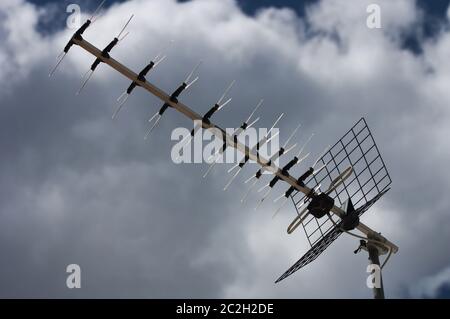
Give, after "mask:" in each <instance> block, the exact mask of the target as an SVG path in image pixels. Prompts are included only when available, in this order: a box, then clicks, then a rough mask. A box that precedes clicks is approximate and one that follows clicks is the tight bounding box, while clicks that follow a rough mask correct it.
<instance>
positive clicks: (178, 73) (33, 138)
mask: <svg viewBox="0 0 450 319" xmlns="http://www.w3.org/2000/svg"><path fill="white" fill-rule="evenodd" d="M255 2H256V1H244V0H243V1H241V2H237V1H235V0H220V1H219V0H194V1H183V2H181V3H179V2H176V1H175V0H148V1H143V0H142V1H128V2H121V3H113V2H112V1H109V3H108V5H107V7H106V9H105V10H104V11H103V13H102V15H101V17H100V18H99V19H98V20H97V22H95V24H94V25H93V26H92V27H91V28H90V29H88V30H87V31H86V33H85V38H86V39H87V40H88V41H90V42H91V43H93V44H95V45H96V46H98V47H104V46H105V45H106V44H107V43H108V42H109V41H110V40H111V39H112V37H113V36H114V35H116V34H117V33H118V31H119V30H120V28H121V26H122V25H123V23H124V22H125V21H126V19H127V18H128V17H129V15H130V14H132V13H134V14H135V18H134V19H133V21H132V23H131V24H130V27H129V31H130V35H129V36H128V37H127V38H126V40H125V41H124V42H123V43H120V44H119V45H118V46H117V47H116V48H115V49H114V50H113V52H112V55H113V57H114V58H116V59H118V60H119V61H121V62H123V63H124V64H126V65H127V66H129V67H130V68H131V69H133V70H135V71H138V70H139V69H140V68H141V67H142V66H143V65H145V64H146V63H148V61H149V59H150V58H151V57H153V56H154V55H155V54H156V53H157V51H158V50H159V48H160V47H161V46H163V45H165V44H166V43H167V41H168V40H170V39H173V40H174V44H173V46H172V47H171V49H170V50H169V52H168V57H167V60H166V61H164V62H163V64H161V66H158V68H157V69H156V70H155V71H154V72H152V73H151V76H150V77H149V78H148V79H149V80H150V81H152V82H153V83H154V84H156V85H158V86H159V87H161V88H162V89H164V90H166V91H171V90H173V89H174V88H175V87H176V86H177V85H178V84H179V82H180V80H182V79H183V78H184V77H185V76H186V73H188V71H189V70H190V69H191V68H192V66H194V65H195V63H197V62H198V61H199V60H200V59H201V60H203V61H204V62H203V65H202V66H201V68H200V70H199V72H200V80H199V81H198V82H197V83H196V84H195V86H193V88H192V90H189V91H188V92H186V94H185V95H183V97H182V100H183V102H185V103H186V104H187V105H189V106H191V107H192V108H193V109H195V110H196V111H197V112H199V113H203V112H205V111H206V110H207V109H208V107H209V106H210V105H211V104H212V103H214V102H215V101H216V100H217V98H218V97H219V96H220V94H221V93H222V90H223V88H224V87H225V86H226V85H227V84H228V83H229V82H230V81H231V80H232V79H236V80H237V82H236V86H235V87H234V89H233V91H232V96H233V101H232V104H230V105H229V107H227V109H226V110H224V112H222V113H221V114H220V115H219V114H218V115H217V117H216V120H217V122H218V124H220V125H221V126H224V127H236V126H237V125H239V124H240V122H241V121H242V119H243V118H244V117H245V116H247V115H248V113H249V112H250V110H251V108H252V107H253V106H254V105H255V104H256V103H257V101H258V100H259V99H260V98H264V99H265V104H264V107H263V109H262V110H261V112H260V114H259V115H260V116H261V117H262V120H261V122H260V123H259V125H260V126H263V127H267V126H269V125H270V124H271V122H272V121H273V119H274V118H275V116H276V115H277V114H279V113H280V112H285V113H286V114H287V115H288V116H287V117H286V118H285V119H283V121H282V122H281V123H280V125H279V127H280V130H281V133H280V134H281V138H282V139H285V138H286V137H287V135H288V133H289V132H291V130H292V129H293V128H294V127H295V126H296V125H297V124H298V123H302V124H303V127H302V132H301V133H300V137H299V139H301V138H302V137H304V136H306V135H307V134H310V132H315V133H316V136H315V138H314V143H313V146H311V151H313V152H314V151H316V152H317V151H320V149H321V148H323V147H324V146H325V145H328V144H330V143H334V141H335V140H336V139H337V138H339V137H340V136H341V135H342V134H343V133H344V132H345V131H346V129H347V128H349V127H350V126H351V125H353V123H354V122H356V121H357V120H358V119H359V118H361V117H362V116H364V117H365V118H366V120H367V122H368V124H369V126H370V128H371V130H372V132H373V133H374V135H375V138H376V140H377V142H378V146H379V148H380V150H381V153H382V154H383V157H384V159H385V162H386V164H387V166H388V168H389V171H390V173H391V177H392V179H393V184H392V190H391V191H390V192H389V193H388V194H387V195H386V196H384V197H383V199H382V200H380V202H378V203H377V204H376V205H375V206H374V207H373V208H372V209H371V210H370V211H369V212H368V213H366V215H364V217H363V221H364V222H365V223H366V224H368V225H370V226H371V227H372V228H374V229H376V230H378V231H380V232H382V233H383V235H385V236H386V237H388V238H389V239H390V240H392V241H393V242H395V243H396V244H398V246H399V247H400V250H399V252H398V254H397V255H394V256H393V257H392V258H391V260H390V261H389V263H388V265H387V266H386V268H385V269H384V274H383V275H384V282H385V288H386V295H387V296H388V297H393V298H402V297H419V298H421V297H430V298H433V297H449V296H450V294H449V290H450V289H449V287H450V251H449V249H448V242H449V241H450V215H449V214H450V211H449V208H450V199H449V196H448V193H449V192H450V173H449V172H448V169H447V167H448V163H449V160H450V147H449V146H450V145H449V141H448V134H450V125H449V124H450V108H449V105H448V102H449V101H450V89H449V88H450V64H449V63H448V57H449V56H450V10H449V9H448V3H447V1H433V5H429V4H426V2H425V1H419V2H415V1H412V0H410V1H407V0H405V1H402V0H396V1H391V0H385V1H382V0H376V1H373V0H372V1H365V0H352V1H348V0H321V1H307V2H301V3H300V2H298V1H284V2H283V1H281V2H279V1H277V5H276V6H273V5H272V1H261V2H260V1H258V5H256V3H255ZM274 2H275V1H274ZM374 2H375V3H377V4H379V5H380V7H381V22H382V28H381V29H369V28H367V26H366V18H367V13H366V8H367V5H368V4H370V3H374ZM68 3H79V4H80V6H81V9H82V11H83V13H84V14H85V16H87V15H88V13H89V12H91V11H92V10H93V8H94V7H95V6H96V3H95V2H93V1H91V2H88V1H82V2H76V1H66V2H65V3H63V2H58V4H57V3H53V2H48V1H33V3H30V2H26V1H24V0H6V1H1V2H0V18H1V19H0V43H1V45H0V63H1V68H0V82H1V84H2V85H1V86H0V111H1V113H0V150H1V161H0V253H1V258H0V297H63V298H79V297H87V298H90V297H119V298H128V297H136V298H164V297H168V298H188V297H189V298H191V297H192V298H194V297H199V298H209V297H211V298H215V297H217V298H220V297H225V298H226V297H237V298H239V297H242V298H245V297H247V298H253V297H256V298H333V297H344V298H370V297H371V296H372V292H371V291H370V290H369V289H368V288H367V287H366V285H365V282H366V276H367V274H366V273H365V269H366V264H367V255H365V254H358V255H354V254H353V250H354V249H355V248H356V247H357V245H358V241H357V240H356V239H354V238H351V237H349V236H342V237H341V238H340V239H339V240H338V241H337V242H336V243H334V244H333V245H332V246H331V247H330V249H329V250H327V251H326V252H325V253H324V254H323V255H322V256H321V257H320V258H319V259H317V260H316V261H315V262H314V264H312V265H309V266H308V267H306V268H304V269H302V270H301V271H299V272H297V273H296V274H295V275H293V276H292V277H290V278H289V279H287V280H285V281H283V282H281V283H279V284H276V285H275V284H274V283H273V282H274V280H275V279H276V278H277V277H278V276H279V275H280V274H281V273H283V272H284V271H285V270H286V269H287V268H288V267H289V266H290V265H291V264H293V263H294V262H295V261H296V260H297V259H298V258H299V257H300V256H301V255H302V254H303V253H304V252H306V251H307V249H308V246H307V241H306V238H305V236H304V234H303V233H302V232H301V231H297V232H296V233H294V234H292V235H287V234H286V231H285V230H286V227H287V225H288V224H289V223H290V221H291V220H292V219H293V217H294V214H295V211H294V207H292V206H291V207H289V205H286V206H285V208H284V210H283V211H282V213H280V215H279V216H278V217H277V218H276V219H272V218H271V215H272V213H273V211H274V210H275V209H276V208H277V206H276V205H274V204H271V203H269V202H267V203H265V204H264V205H263V206H262V207H261V208H260V209H259V210H258V211H254V210H253V207H254V206H255V205H256V200H257V198H258V197H257V196H256V195H255V194H253V195H252V196H251V198H250V200H249V203H248V204H247V205H244V206H242V205H241V204H240V201H239V198H240V197H241V196H242V192H243V191H245V189H246V187H245V186H246V185H243V180H244V179H246V178H247V177H248V176H249V175H250V174H251V173H252V172H253V171H254V170H255V166H254V165H253V166H250V165H249V167H247V168H246V170H245V172H244V173H242V174H241V175H242V176H241V178H240V179H239V180H237V181H236V182H235V183H234V184H233V187H232V188H230V189H229V190H228V191H227V192H224V191H223V190H222V188H223V186H224V184H225V183H226V180H227V179H228V176H227V174H226V171H227V169H228V168H229V165H228V166H227V165H219V166H218V167H217V168H216V170H215V171H214V173H213V174H211V175H210V176H209V177H208V178H207V179H202V178H201V176H202V174H203V172H204V171H205V169H206V165H205V164H183V165H177V164H174V163H173V162H172V160H171V157H170V152H171V148H172V146H173V145H174V142H173V141H171V140H170V134H171V131H172V129H173V128H176V127H180V126H184V127H187V128H191V126H192V124H191V123H190V122H189V121H187V120H186V118H184V117H183V116H182V115H180V114H177V113H176V112H173V110H168V111H167V112H166V115H165V117H164V118H163V121H162V122H161V125H160V126H159V127H158V128H157V130H156V131H155V132H154V133H153V135H152V136H151V139H150V140H147V141H144V139H143V135H144V133H145V130H146V127H147V126H146V120H147V118H148V117H149V116H150V115H151V114H152V113H154V112H155V111H156V110H157V109H158V108H159V106H160V102H159V101H158V100H157V99H156V98H155V97H152V96H150V95H149V94H147V93H146V92H144V91H143V90H140V89H137V90H136V91H135V92H134V93H133V95H132V96H131V97H130V99H129V100H128V103H127V105H126V106H125V108H124V110H123V112H122V113H121V114H120V116H119V118H118V119H117V120H115V121H112V120H111V114H112V111H113V109H114V104H115V100H116V98H117V97H118V95H120V93H121V92H122V91H123V90H124V89H125V88H126V87H127V85H128V84H129V83H128V80H126V79H124V78H123V77H122V76H120V75H119V74H117V73H116V72H114V71H112V70H111V69H110V68H109V67H107V66H105V65H100V66H99V68H98V69H97V71H96V72H95V74H94V76H93V78H92V79H91V81H90V82H89V84H88V86H87V87H86V89H85V90H84V92H83V93H82V94H81V95H79V96H75V94H74V93H75V91H76V90H77V89H78V87H79V85H80V81H81V76H82V75H83V73H84V72H85V71H86V70H87V69H88V68H89V66H90V63H92V60H93V59H92V57H91V56H90V55H89V54H87V53H86V52H85V51H83V50H82V49H80V48H78V47H73V48H72V50H71V51H70V54H69V55H68V56H67V57H66V59H65V60H64V62H63V64H62V65H61V67H60V68H59V69H58V71H57V73H56V74H55V75H54V76H53V77H52V78H49V77H48V72H49V69H50V67H51V66H52V65H53V64H54V63H55V57H56V56H57V55H58V54H59V53H60V52H61V50H62V48H63V46H64V45H65V43H66V42H67V40H68V39H69V38H70V36H71V34H72V33H73V30H70V29H68V28H66V27H65V21H66V18H67V17H68V14H67V13H66V10H65V6H66V5H67V4H68ZM305 168H306V166H302V167H298V168H296V170H293V175H299V174H301V173H302V172H303V171H304V169H305ZM279 184H280V185H278V188H277V189H276V193H281V192H282V191H283V190H284V188H283V185H281V183H279ZM72 263H76V264H79V265H80V267H81V270H82V288H81V289H71V290H70V289H68V288H67V287H66V276H67V273H66V272H65V270H66V266H67V265H69V264H72Z"/></svg>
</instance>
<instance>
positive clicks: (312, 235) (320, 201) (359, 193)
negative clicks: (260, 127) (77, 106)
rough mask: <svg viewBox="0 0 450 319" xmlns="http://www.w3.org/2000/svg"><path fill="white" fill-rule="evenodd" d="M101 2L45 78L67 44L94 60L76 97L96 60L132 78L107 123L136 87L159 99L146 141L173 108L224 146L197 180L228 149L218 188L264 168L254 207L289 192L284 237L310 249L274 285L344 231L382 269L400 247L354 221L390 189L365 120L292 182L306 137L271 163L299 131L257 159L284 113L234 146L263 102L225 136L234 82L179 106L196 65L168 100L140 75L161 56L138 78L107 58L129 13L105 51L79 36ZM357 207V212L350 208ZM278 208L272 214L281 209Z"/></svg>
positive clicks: (381, 293)
mask: <svg viewBox="0 0 450 319" xmlns="http://www.w3.org/2000/svg"><path fill="white" fill-rule="evenodd" d="M103 4H104V1H102V2H101V3H100V5H99V7H98V8H97V9H96V10H95V12H94V14H93V16H92V17H91V18H90V19H88V20H87V21H86V22H85V23H84V24H83V25H82V26H81V27H80V28H79V29H78V30H77V31H76V32H75V33H74V34H73V35H72V37H71V38H70V40H69V42H68V43H67V45H66V46H65V47H64V50H63V52H62V53H61V54H60V55H59V56H58V61H57V63H56V66H55V67H54V68H52V70H51V72H50V74H49V75H50V76H51V75H53V73H54V72H55V70H56V69H57V68H58V67H59V65H60V64H61V62H62V60H63V59H64V57H65V56H66V54H67V53H68V51H69V50H70V48H71V47H72V46H73V45H77V46H79V47H80V48H82V49H84V50H85V51H87V52H88V53H90V54H92V55H93V56H94V57H95V61H94V63H93V64H92V66H91V68H90V70H89V71H88V73H87V75H85V76H84V81H83V83H82V86H81V88H80V89H79V90H78V92H80V91H81V90H82V89H83V88H84V86H85V85H86V83H87V81H88V80H89V79H90V77H91V76H92V73H93V72H94V70H95V69H96V67H97V66H98V65H99V64H100V63H105V64H107V65H109V66H110V67H111V68H113V69H114V70H116V71H118V72H119V73H121V74H122V75H123V76H125V77H126V78H128V79H129V80H130V81H131V84H130V86H129V87H128V89H127V90H126V92H125V94H122V95H121V96H120V97H119V99H118V102H119V105H118V106H117V108H116V110H115V111H114V113H113V118H115V117H116V116H117V114H118V112H119V111H120V109H121V107H122V106H123V104H124V103H125V101H126V99H127V98H128V96H129V95H130V94H131V92H132V91H133V90H134V88H135V87H141V88H143V89H145V90H146V91H148V92H149V93H151V94H152V95H154V96H155V97H157V98H158V99H160V100H161V101H162V102H163V105H162V107H161V108H160V110H159V111H158V112H156V113H155V114H154V115H153V116H152V117H151V118H150V119H149V122H151V123H153V124H152V125H151V127H150V128H149V130H148V131H147V133H146V134H145V138H147V137H148V136H149V134H150V133H151V132H152V131H153V129H154V128H155V127H156V126H157V124H158V123H159V121H160V120H161V118H162V115H163V114H164V112H165V111H166V110H167V109H169V108H171V109H174V110H176V111H178V112H180V113H182V114H183V115H184V116H186V117H187V118H189V119H190V120H192V121H194V122H195V123H200V125H201V128H203V129H207V130H210V131H211V133H212V134H213V135H215V136H216V137H217V138H219V139H220V140H222V141H223V144H222V147H221V148H220V149H219V150H218V151H217V152H216V153H215V154H214V155H213V156H212V157H211V158H210V160H212V163H211V164H210V166H209V168H208V170H207V171H206V173H205V174H204V175H203V177H206V176H207V174H208V173H209V172H210V171H211V169H212V167H213V166H214V165H215V164H216V163H217V161H218V157H220V155H222V154H223V152H224V151H225V150H226V148H227V147H233V148H235V149H237V150H239V151H240V152H241V153H243V154H244V159H243V161H241V162H240V163H238V164H236V165H235V166H234V167H233V168H232V169H230V172H232V171H233V170H235V169H237V172H236V173H235V175H233V177H232V178H231V180H230V181H229V182H228V183H227V184H226V185H225V188H224V189H227V188H228V187H229V186H230V185H231V182H232V181H233V180H234V179H235V178H236V176H237V175H238V174H239V172H240V171H241V170H242V167H243V166H244V165H245V164H246V163H247V162H248V161H249V160H252V161H254V162H256V163H257V164H258V165H260V166H261V168H260V170H258V172H257V173H256V174H255V176H254V177H255V178H256V180H258V179H259V177H256V175H260V174H262V172H263V171H264V172H268V173H270V174H272V175H273V178H272V180H271V181H270V182H269V183H268V184H266V185H264V187H263V188H261V189H260V191H263V190H264V189H267V188H268V192H266V193H265V195H264V196H263V198H262V199H261V200H260V202H259V204H261V203H262V202H263V201H264V200H265V199H266V198H267V197H268V195H269V194H268V193H270V191H271V190H272V189H273V187H274V186H275V184H277V183H278V182H279V181H283V182H285V183H287V184H288V187H289V188H288V189H287V190H286V191H285V192H284V193H282V194H281V195H280V196H279V197H277V198H276V199H275V202H277V201H278V200H280V199H282V198H283V197H284V198H285V200H284V202H283V204H282V206H281V207H283V206H284V204H285V203H286V202H287V199H289V198H290V199H291V200H292V202H293V204H294V206H295V208H296V210H297V215H296V217H295V218H294V220H293V221H292V222H291V224H290V225H289V226H288V229H287V231H288V233H292V232H293V231H295V230H296V229H297V228H298V226H300V225H302V228H303V230H304V232H305V234H306V237H307V240H308V242H309V244H310V245H311V249H310V250H309V251H308V252H307V253H306V254H304V255H303V257H301V258H300V259H299V260H298V261H297V262H296V263H295V264H294V265H293V266H291V267H290V268H289V269H288V270H287V271H286V272H285V273H283V274H282V275H281V276H280V277H279V278H278V279H277V280H276V282H280V281H282V280H284V279H285V278H287V277H288V276H290V275H292V274H293V273H294V272H296V271H297V270H299V269H300V268H302V267H304V266H306V265H307V264H309V263H310V262H312V261H313V260H315V259H316V258H317V257H318V256H319V255H320V254H321V253H322V252H323V251H325V249H326V248H327V247H328V246H329V245H330V244H331V243H332V242H334V241H335V240H336V239H337V238H338V237H339V236H340V235H341V234H343V233H346V234H349V235H351V236H354V237H356V238H358V239H360V246H359V247H358V249H357V250H356V251H355V252H358V251H361V250H366V251H367V252H368V254H369V260H370V263H372V264H376V265H378V266H380V262H379V256H380V255H384V254H388V255H387V257H386V260H385V262H384V263H383V265H381V267H380V268H383V266H384V265H385V264H386V262H387V260H388V259H389V257H390V256H391V254H393V253H396V252H397V251H398V247H397V246H396V245H395V244H394V243H392V242H391V241H389V240H388V239H387V238H385V237H384V236H383V235H381V233H379V232H377V231H375V230H373V229H371V228H370V227H368V226H367V225H365V224H363V223H362V222H361V221H360V219H359V218H360V216H361V215H362V214H363V213H364V212H366V211H367V210H368V209H369V208H370V207H371V206H372V205H373V204H374V203H375V202H376V201H378V200H379V199H380V198H381V197H382V196H383V195H384V194H385V193H386V192H387V191H388V190H389V185H390V184H391V178H390V176H389V173H388V171H387V169H386V166H385V164H384V161H383V159H382V158H381V155H380V153H379V151H378V147H377V145H376V143H375V140H374V138H373V136H372V134H371V132H370V130H369V128H368V126H367V123H366V121H365V119H364V118H361V119H360V120H359V121H358V122H357V123H356V124H355V125H354V126H353V127H352V128H350V130H349V131H348V132H347V133H346V134H345V135H344V136H343V137H342V138H341V139H340V140H339V141H338V142H336V143H335V144H334V145H333V146H331V147H327V148H326V150H325V151H324V153H323V155H321V156H319V157H318V158H317V160H316V161H315V162H314V164H313V165H311V167H310V168H309V169H308V170H307V171H306V172H304V173H303V174H302V175H301V176H300V177H299V178H297V179H296V178H294V177H293V176H291V175H290V173H289V171H290V170H291V169H292V168H293V167H294V166H296V165H297V164H300V163H301V162H303V161H304V160H305V159H306V157H307V156H306V155H304V156H302V153H303V151H304V148H305V146H306V144H307V143H308V142H309V141H310V140H311V137H312V136H311V137H310V138H309V139H308V140H307V142H306V143H305V144H304V145H303V147H302V148H301V149H300V151H299V152H298V153H297V155H296V156H295V157H294V158H293V159H292V160H290V161H289V162H288V163H287V164H286V165H284V166H283V167H281V168H280V167H278V166H277V165H276V164H275V159H276V158H278V157H281V156H282V155H286V154H287V153H288V151H290V150H292V149H293V147H292V146H291V147H288V142H289V141H290V140H291V138H292V136H294V135H295V132H296V131H297V129H296V130H295V131H294V134H292V135H291V137H290V138H289V139H288V140H287V142H286V143H285V144H284V145H283V148H282V149H283V151H281V149H280V150H279V153H278V155H276V156H275V157H272V158H270V159H265V158H264V157H262V156H261V155H260V154H259V148H260V146H262V145H263V144H264V143H267V142H268V141H269V140H270V139H271V138H273V137H274V134H272V135H271V136H270V133H271V131H272V130H273V128H274V127H275V126H276V125H277V123H278V121H280V119H281V117H282V116H283V114H281V115H280V116H279V117H278V118H277V120H276V121H275V123H274V125H273V126H272V128H271V129H270V130H269V132H268V133H267V134H266V135H264V137H263V138H262V139H261V140H260V141H259V142H258V143H257V144H256V145H254V146H253V147H251V148H250V147H248V146H247V145H245V144H243V143H242V142H241V141H239V139H238V137H239V135H240V134H241V133H242V132H244V131H245V130H246V129H247V128H248V127H251V126H252V125H254V124H255V123H256V122H257V121H258V120H259V117H258V118H256V119H255V120H253V119H252V118H253V116H254V115H255V113H256V111H257V110H258V108H259V107H260V106H261V104H262V100H261V102H260V103H258V105H257V106H256V107H255V108H254V109H253V111H252V113H251V114H250V116H249V117H248V118H247V119H246V120H245V121H244V122H243V123H242V125H241V127H240V128H238V129H237V130H235V131H234V132H233V134H231V135H230V134H227V133H226V131H225V130H224V129H222V128H220V127H219V126H218V125H216V124H214V123H213V122H212V121H211V120H210V117H211V116H212V114H214V113H215V112H217V111H218V110H219V109H220V108H221V107H223V106H224V105H225V104H228V103H229V101H230V99H228V100H227V101H225V102H223V99H224V98H225V96H226V94H227V93H228V91H229V89H231V86H232V84H233V83H234V82H232V84H231V85H230V86H229V87H228V89H227V90H225V93H224V94H223V97H221V98H220V99H219V101H218V102H217V103H216V104H214V106H213V108H211V109H210V111H209V112H207V113H206V114H205V115H203V116H201V115H199V114H198V113H196V112H195V111H193V110H192V109H191V108H190V107H188V106H187V105H185V104H184V103H182V102H181V101H179V95H180V94H181V93H182V92H183V91H185V90H186V89H188V88H189V87H190V86H191V85H192V84H193V83H195V82H196V81H197V79H198V77H195V78H194V79H193V80H191V79H192V77H193V76H194V74H195V72H196V71H197V69H198V67H199V66H200V64H201V61H200V62H199V63H198V64H197V65H196V66H195V67H194V68H193V69H192V71H191V72H190V73H189V74H188V76H187V77H186V79H185V80H184V81H183V82H182V83H181V85H180V86H179V87H178V88H177V89H176V90H175V91H173V93H172V94H170V95H169V94H167V93H166V92H164V91H163V90H161V89H160V88H158V87H157V86H155V85H154V84H152V83H151V82H149V81H148V80H147V79H146V77H145V76H146V75H147V73H148V72H149V71H150V70H151V69H152V68H154V67H155V66H156V65H157V64H159V63H160V62H161V61H162V60H164V58H165V56H164V55H162V53H161V54H158V55H157V56H156V57H155V58H154V59H153V60H151V61H150V63H149V64H147V65H146V66H145V67H144V68H143V69H142V70H141V71H140V72H139V73H135V72H133V71H132V70H130V69H129V68H128V67H126V66H125V65H123V64H122V63H120V62H119V61H117V60H115V59H114V58H113V57H112V56H111V55H110V51H111V49H112V48H113V47H114V46H115V45H117V43H119V41H120V40H123V39H124V38H125V37H126V36H127V35H128V33H126V34H125V35H123V36H122V34H123V32H124V30H125V28H126V27H127V26H128V24H129V23H130V21H131V19H132V18H133V15H132V16H131V17H130V18H129V19H128V21H127V22H126V24H125V25H124V26H123V28H122V29H121V31H120V33H119V34H118V35H117V36H116V37H115V38H114V39H113V40H112V41H111V42H110V43H109V44H108V45H107V46H106V47H105V48H104V49H103V50H100V49H98V48H97V47H95V46H94V45H93V44H91V43H90V42H88V41H87V40H85V39H84V38H83V33H84V31H85V30H86V29H87V28H88V27H89V26H90V25H91V24H92V22H93V21H95V20H96V15H97V14H98V12H99V11H100V8H101V7H102V5H103ZM222 102H223V103H222ZM250 121H252V122H250ZM196 129H199V128H195V127H194V133H195V130H196ZM275 134H277V133H275ZM191 136H192V135H191ZM286 148H287V149H286ZM308 155H309V153H308ZM318 165H320V166H318ZM317 166H318V167H317ZM252 179H253V177H252ZM326 184H328V188H327V189H326V190H325V191H321V187H322V186H325V185H326ZM244 199H245V198H244ZM304 206H306V207H304ZM356 206H358V207H357V208H355V207H356ZM281 207H280V208H279V209H278V210H277V212H276V213H278V212H279V210H280V209H281ZM353 230H358V231H359V232H360V233H361V234H356V233H354V232H353ZM374 297H375V298H384V291H383V287H382V286H381V287H379V288H374Z"/></svg>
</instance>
